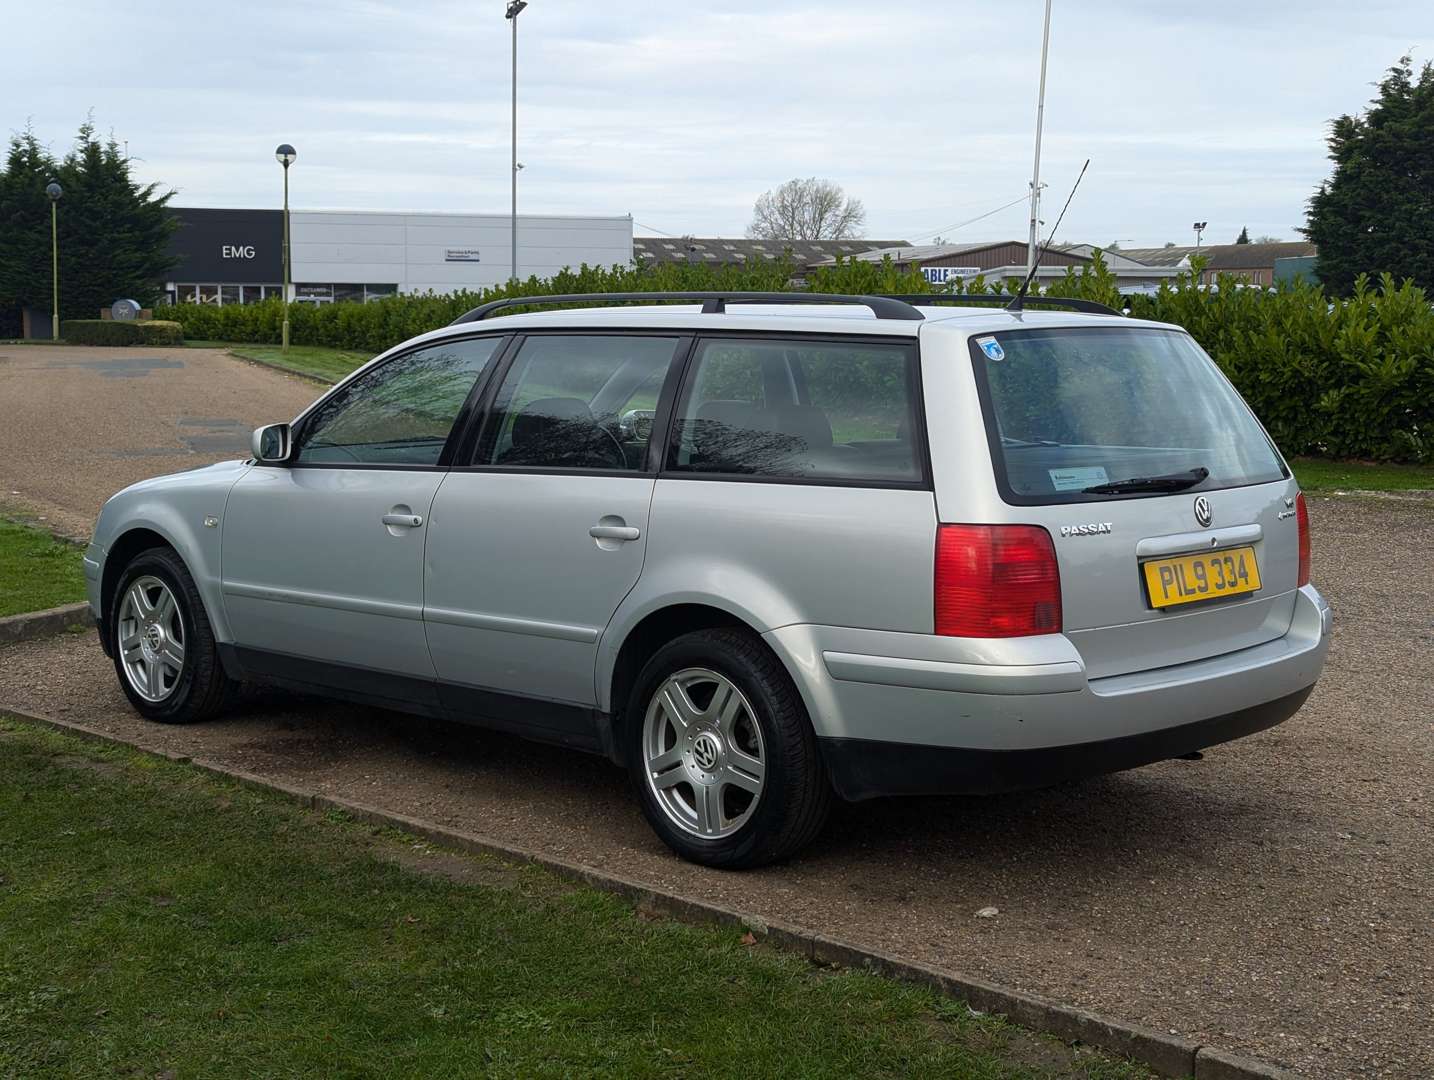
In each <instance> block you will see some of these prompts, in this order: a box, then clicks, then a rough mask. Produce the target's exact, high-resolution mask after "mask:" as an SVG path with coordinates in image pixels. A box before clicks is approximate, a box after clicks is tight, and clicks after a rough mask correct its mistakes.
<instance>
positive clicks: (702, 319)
mask: <svg viewBox="0 0 1434 1080" xmlns="http://www.w3.org/2000/svg"><path fill="white" fill-rule="evenodd" d="M915 306H916V308H917V310H918V311H920V312H921V315H922V318H921V319H919V320H910V321H907V320H902V319H879V318H876V317H875V316H874V315H873V314H872V313H871V311H870V310H868V309H867V308H865V307H862V306H860V304H858V303H855V302H854V303H851V304H741V305H737V304H734V305H732V306H730V307H728V308H727V310H726V311H724V312H711V313H708V312H704V311H703V310H702V305H701V304H641V305H639V304H626V305H611V306H606V307H578V308H549V309H543V310H538V311H526V312H521V313H518V314H513V315H506V314H497V315H494V316H493V317H491V318H487V319H483V320H481V321H477V322H465V323H454V324H453V325H450V326H445V327H441V328H439V329H437V330H433V331H430V332H429V333H427V334H423V335H421V336H419V337H415V338H413V339H412V340H410V341H407V342H404V346H410V345H413V344H415V343H418V342H423V341H434V340H442V339H444V338H447V337H454V336H468V335H472V334H474V333H476V332H494V333H506V332H510V331H516V330H532V329H544V330H552V329H558V328H564V329H575V330H576V329H602V330H610V329H611V330H616V329H634V330H636V329H645V330H653V329H661V330H672V331H674V332H677V331H682V332H691V331H698V332H712V331H722V330H726V331H730V330H739V331H752V330H756V331H762V330H766V331H788V332H792V331H795V332H799V333H811V334H830V335H834V336H842V335H857V334H859V335H862V336H864V337H878V336H879V337H892V338H914V337H917V336H918V335H920V334H922V333H924V332H930V331H939V332H950V331H955V332H959V333H962V334H974V333H998V332H1000V331H1002V330H1016V329H1032V328H1046V327H1088V326H1108V325H1110V324H1111V323H1112V322H1116V323H1118V324H1119V325H1120V326H1127V327H1128V326H1144V327H1156V328H1160V329H1167V330H1169V329H1177V330H1178V329H1179V327H1173V326H1171V325H1169V324H1167V323H1157V322H1150V321H1147V320H1143V319H1130V318H1127V317H1125V316H1121V315H1092V314H1085V313H1083V312H1073V311H1059V310H1055V311H1050V310H1034V309H1029V308H1028V309H1026V310H1024V311H1019V312H1013V311H1007V310H1006V309H1005V308H1004V307H989V308H986V307H951V306H944V305H937V304H918V305H915Z"/></svg>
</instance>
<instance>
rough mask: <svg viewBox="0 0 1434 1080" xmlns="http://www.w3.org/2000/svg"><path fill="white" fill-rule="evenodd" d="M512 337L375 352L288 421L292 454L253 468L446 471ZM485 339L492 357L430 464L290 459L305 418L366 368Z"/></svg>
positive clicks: (469, 337)
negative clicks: (490, 345)
mask: <svg viewBox="0 0 1434 1080" xmlns="http://www.w3.org/2000/svg"><path fill="white" fill-rule="evenodd" d="M512 337H513V334H512V331H504V332H499V333H487V334H454V335H452V336H450V337H441V338H437V339H433V340H429V341H416V342H414V343H413V344H412V345H411V346H399V347H398V348H395V349H394V350H392V351H391V352H389V353H388V354H386V355H385V354H383V353H380V354H379V355H378V356H377V357H375V358H374V359H373V360H370V361H369V362H368V363H366V364H360V365H359V366H358V367H357V368H355V369H354V370H353V371H351V372H349V373H348V374H347V375H345V376H344V377H343V378H342V379H340V380H339V381H338V382H336V383H335V384H334V385H333V386H331V387H330V388H329V390H328V392H327V393H325V394H323V395H321V396H320V397H319V398H318V399H316V400H315V401H313V402H312V403H311V404H310V405H309V407H308V408H306V409H305V410H304V411H303V412H302V413H300V414H299V416H298V417H297V418H296V419H295V420H294V422H293V424H292V433H291V442H292V445H293V447H294V449H293V451H292V453H291V455H290V460H288V461H284V462H278V463H274V464H268V463H263V462H254V465H255V466H256V467H258V468H275V469H359V470H363V471H367V472H442V471H446V470H447V469H448V468H449V467H450V465H449V463H450V462H451V461H452V459H453V453H454V451H455V449H456V448H457V446H458V444H459V442H460V440H461V438H462V435H463V432H464V431H465V430H466V428H467V425H468V422H469V412H470V410H471V408H472V406H473V402H474V399H475V397H476V396H477V395H478V394H479V393H480V392H481V391H482V389H483V387H484V385H485V384H486V383H487V382H489V381H490V380H491V378H492V374H493V372H494V370H496V368H497V365H498V363H499V361H501V360H502V358H503V357H504V355H505V354H506V353H507V351H508V349H509V348H510V347H511V344H512V341H511V339H512ZM488 339H497V340H498V347H497V348H496V349H495V350H494V353H493V356H492V358H491V359H490V360H489V361H488V363H487V365H486V366H485V367H484V369H483V371H482V372H481V373H480V374H479V376H478V378H477V380H475V382H474V384H473V386H472V387H471V388H469V391H468V396H467V397H465V398H464V399H463V404H462V405H460V406H459V407H458V415H457V416H455V417H454V418H453V424H452V426H451V427H450V428H449V429H448V438H447V439H446V440H444V443H443V449H442V450H440V451H439V453H438V460H437V461H436V462H434V463H433V464H432V465H418V464H410V463H401V462H376V461H342V462H340V461H296V460H293V458H294V457H295V456H296V455H297V454H298V452H299V445H300V441H301V440H302V438H303V434H304V431H305V429H306V427H307V425H308V423H309V421H310V420H311V419H312V418H313V417H314V416H315V414H317V413H318V411H319V410H320V409H321V408H323V406H324V405H325V404H327V403H328V402H329V401H330V400H331V399H332V398H333V397H334V396H335V395H336V394H338V393H340V392H341V391H343V390H344V389H345V388H346V387H347V386H348V385H349V384H350V383H352V382H354V381H355V380H356V379H358V378H360V377H362V376H364V375H367V374H368V373H369V372H370V371H377V370H378V369H379V368H381V367H385V366H387V365H388V364H391V363H393V361H395V360H398V359H401V358H402V357H405V356H412V355H413V354H414V353H416V352H419V351H421V350H423V349H431V348H435V347H437V346H440V345H447V344H449V343H451V342H457V341H480V340H488Z"/></svg>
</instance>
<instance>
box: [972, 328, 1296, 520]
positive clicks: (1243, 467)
mask: <svg viewBox="0 0 1434 1080" xmlns="http://www.w3.org/2000/svg"><path fill="white" fill-rule="evenodd" d="M971 356H972V363H973V364H975V367H976V376H977V380H978V382H980V383H984V387H985V391H986V392H985V394H984V396H985V397H986V398H987V399H988V408H987V424H988V426H989V427H990V429H991V435H992V439H991V442H992V450H993V456H994V457H995V459H996V470H997V479H998V480H999V481H1001V483H1002V488H1003V493H1004V494H1005V495H1006V496H1007V498H1008V499H1011V500H1014V501H1015V502H1017V503H1059V502H1085V501H1090V500H1099V499H1109V498H1115V497H1130V496H1132V495H1142V494H1150V495H1161V494H1170V493H1173V492H1176V491H1208V490H1211V489H1213V488H1224V487H1239V486H1243V485H1247V484H1260V483H1268V482H1271V481H1275V480H1280V479H1282V478H1283V477H1284V475H1285V472H1284V467H1283V466H1282V464H1281V463H1280V459H1279V456H1278V455H1277V454H1276V453H1275V450H1274V447H1273V446H1271V445H1270V440H1269V439H1268V438H1267V437H1266V436H1265V433H1264V431H1263V430H1262V429H1261V428H1260V425H1259V424H1258V423H1257V422H1256V420H1255V418H1254V416H1253V415H1251V413H1250V410H1249V407H1248V406H1247V405H1246V404H1245V403H1244V402H1243V401H1242V400H1240V397H1239V395H1238V394H1236V393H1235V391H1234V390H1233V389H1232V388H1231V387H1230V385H1229V383H1227V382H1226V381H1225V379H1224V378H1223V377H1221V375H1220V372H1219V370H1218V369H1217V368H1216V367H1215V363H1214V361H1213V360H1211V359H1210V358H1209V357H1208V356H1206V355H1205V353H1204V352H1202V351H1201V349H1200V347H1199V346H1198V345H1196V344H1195V342H1194V340H1192V339H1191V338H1190V336H1189V335H1188V334H1183V333H1178V332H1175V331H1167V330H1148V329H1142V328H1136V327H1110V328H1105V327H1101V328H1083V327H1062V328H1052V329H1048V330H1047V329H1042V330H1016V331H1009V332H1004V333H997V334H989V335H984V336H978V337H975V338H973V339H972V341H971Z"/></svg>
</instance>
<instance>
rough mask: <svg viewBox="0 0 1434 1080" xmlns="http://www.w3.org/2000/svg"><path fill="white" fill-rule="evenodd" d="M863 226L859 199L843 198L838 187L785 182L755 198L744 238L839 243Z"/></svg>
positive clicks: (822, 182)
mask: <svg viewBox="0 0 1434 1080" xmlns="http://www.w3.org/2000/svg"><path fill="white" fill-rule="evenodd" d="M865 224H866V209H865V208H864V207H863V206H862V205H861V200H860V199H849V198H847V195H846V192H844V191H843V190H842V189H841V185H840V184H833V183H832V182H831V181H830V180H818V179H817V178H816V177H815V176H811V177H808V178H807V179H805V180H802V179H796V180H788V181H787V182H786V183H785V184H783V185H782V186H781V187H778V188H773V189H772V190H771V191H767V192H764V193H763V194H762V195H761V196H759V197H758V199H757V202H756V205H755V206H753V207H752V224H750V225H748V226H747V235H748V236H750V237H752V239H754V240H841V239H844V238H846V237H848V236H855V235H857V233H858V232H859V231H860V230H861V227H862V226H863V225H865Z"/></svg>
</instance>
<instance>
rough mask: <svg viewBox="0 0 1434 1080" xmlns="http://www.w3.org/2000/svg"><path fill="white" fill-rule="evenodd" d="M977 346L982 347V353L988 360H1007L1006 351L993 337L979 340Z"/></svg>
mask: <svg viewBox="0 0 1434 1080" xmlns="http://www.w3.org/2000/svg"><path fill="white" fill-rule="evenodd" d="M976 344H977V345H979V346H981V351H982V352H983V353H985V354H986V359H987V360H1004V359H1006V350H1005V349H1003V348H1001V343H1000V342H999V341H997V340H996V339H995V338H993V337H983V338H977V339H976Z"/></svg>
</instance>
